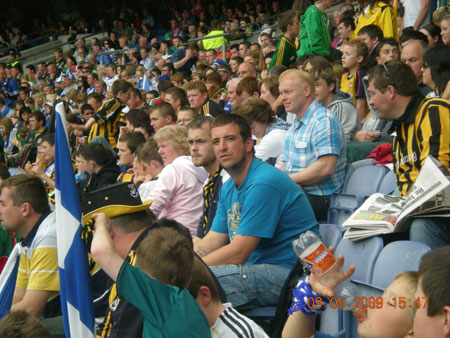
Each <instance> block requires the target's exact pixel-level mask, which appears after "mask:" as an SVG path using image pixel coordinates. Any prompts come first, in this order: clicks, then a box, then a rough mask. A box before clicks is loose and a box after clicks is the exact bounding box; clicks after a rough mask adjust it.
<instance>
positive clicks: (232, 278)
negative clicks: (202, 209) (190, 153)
mask: <svg viewBox="0 0 450 338" xmlns="http://www.w3.org/2000/svg"><path fill="white" fill-rule="evenodd" d="M211 138H212V143H213V148H214V152H215V155H216V157H217V158H218V160H219V163H220V165H221V166H222V167H223V168H224V169H225V170H226V171H227V172H228V174H229V175H230V176H231V178H232V179H231V180H228V181H227V182H226V183H225V184H224V186H223V187H222V191H221V192H220V197H219V203H218V206H217V212H216V216H215V218H214V222H213V224H212V228H211V230H210V231H209V232H208V234H207V235H206V236H205V237H204V238H203V239H201V240H200V241H198V242H196V243H195V251H196V252H197V253H198V254H199V255H200V256H202V257H203V259H204V261H205V262H206V263H207V264H208V265H210V266H211V269H212V270H213V272H214V274H215V275H216V276H217V278H218V279H219V282H220V284H221V285H222V287H223V289H224V290H225V293H226V296H227V300H228V301H229V302H231V303H232V304H233V306H234V307H237V308H238V309H241V310H245V309H249V308H252V307H259V306H271V305H275V304H276V303H277V301H278V297H279V293H280V291H281V288H282V286H283V283H284V281H285V280H286V278H287V276H288V274H289V271H290V268H291V267H292V266H293V265H294V264H295V262H296V261H297V257H296V256H295V253H294V251H293V250H292V241H293V240H294V239H296V238H297V237H298V236H299V235H300V233H302V232H305V231H306V230H310V229H312V230H314V231H316V232H317V231H318V227H317V221H316V219H315V217H314V214H313V211H312V208H311V206H310V204H309V202H308V199H307V198H306V196H305V195H304V193H303V192H302V190H301V189H300V188H299V187H298V186H297V184H295V183H294V182H293V181H292V180H291V179H290V178H289V177H288V176H287V175H286V174H284V173H283V172H281V171H280V170H278V169H276V168H274V167H272V166H270V165H269V164H267V163H265V162H262V161H261V160H259V159H257V158H255V157H254V150H253V141H252V136H251V131H250V126H249V125H248V123H247V122H246V121H245V120H244V119H243V118H242V117H240V116H238V115H234V114H222V115H219V116H217V117H216V118H215V120H214V121H213V122H212V125H211Z"/></svg>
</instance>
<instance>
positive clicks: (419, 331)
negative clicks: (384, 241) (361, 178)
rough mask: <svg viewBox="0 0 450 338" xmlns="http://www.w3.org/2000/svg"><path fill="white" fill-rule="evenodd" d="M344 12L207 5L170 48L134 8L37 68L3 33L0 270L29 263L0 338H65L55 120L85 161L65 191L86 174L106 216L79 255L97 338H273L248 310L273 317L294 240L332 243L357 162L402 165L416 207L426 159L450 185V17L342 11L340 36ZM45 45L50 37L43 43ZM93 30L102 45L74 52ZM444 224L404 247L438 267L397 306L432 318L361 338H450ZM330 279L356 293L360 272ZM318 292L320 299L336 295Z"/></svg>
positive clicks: (373, 2) (365, 327) (389, 4)
mask: <svg viewBox="0 0 450 338" xmlns="http://www.w3.org/2000/svg"><path fill="white" fill-rule="evenodd" d="M332 3H333V1H332V0H316V1H315V2H313V1H310V0H296V1H295V2H294V3H293V4H292V8H289V9H287V8H282V6H281V4H280V2H278V1H273V2H271V3H270V4H269V3H266V4H262V3H256V4H253V3H250V2H246V3H243V4H242V5H241V6H236V7H235V8H233V7H232V6H228V5H225V4H224V5H221V6H219V5H218V4H214V3H209V4H208V5H205V4H204V3H203V2H202V1H200V0H199V1H194V0H193V1H192V3H191V6H190V7H186V8H183V9H179V10H173V11H172V13H171V15H172V16H171V17H170V19H169V20H168V24H169V25H170V27H168V28H166V29H165V30H163V34H159V35H158V36H157V35H155V34H154V32H155V27H156V26H157V25H158V23H159V21H160V20H159V19H158V18H156V17H155V15H153V14H152V12H151V11H150V10H148V9H143V10H142V11H135V10H132V9H130V8H124V9H122V11H121V12H120V15H118V16H117V18H108V19H107V18H102V19H100V20H99V21H98V22H96V23H95V28H93V27H94V25H91V24H88V22H87V20H85V19H83V18H78V19H77V21H76V24H75V23H74V25H72V26H70V27H67V24H64V23H61V24H58V26H59V27H54V29H53V30H52V32H53V33H52V34H56V35H67V34H69V35H71V36H72V41H73V48H71V50H70V51H69V52H63V50H62V49H61V48H56V49H55V50H54V56H55V57H54V59H53V60H51V61H49V62H40V63H38V64H32V63H27V64H26V65H25V67H23V65H22V63H21V60H22V59H21V58H20V51H19V49H20V48H19V47H20V46H22V47H23V45H20V44H21V43H23V42H25V41H26V39H27V37H26V34H24V33H22V30H21V28H19V26H17V27H14V26H13V27H8V28H4V29H3V31H2V32H1V34H0V47H1V48H9V49H8V53H7V54H8V62H6V63H2V64H0V113H1V119H0V130H1V134H0V135H1V139H0V144H1V145H2V147H1V154H0V155H1V159H0V164H1V165H0V178H1V180H2V185H1V195H0V221H1V224H2V229H0V240H1V246H0V250H1V255H2V256H3V260H2V261H0V269H2V268H3V265H4V264H5V262H6V259H7V257H8V255H9V254H10V252H11V250H12V248H13V247H14V245H20V248H21V250H22V251H20V254H21V258H20V266H19V273H18V277H17V283H16V291H15V294H14V298H13V303H12V307H11V313H10V314H8V315H7V317H5V318H4V319H3V323H4V325H2V324H1V323H2V322H0V337H3V336H5V337H6V336H8V337H13V336H12V334H11V332H13V331H7V330H8V329H10V328H11V327H14V325H15V324H14V323H17V322H18V321H19V322H21V323H26V324H23V327H28V326H29V327H30V328H33V327H34V328H35V329H36V330H37V331H36V332H38V331H39V330H41V329H42V328H40V323H39V322H36V321H34V320H33V318H32V317H31V318H30V315H29V314H31V315H32V316H34V317H37V318H41V319H42V322H43V323H44V325H45V326H46V327H47V328H48V329H49V330H50V331H51V332H52V334H53V335H54V336H55V337H59V336H64V333H63V332H61V328H62V321H61V320H59V319H60V316H61V309H60V304H59V297H58V293H59V283H58V263H57V255H56V232H55V217H54V212H53V210H54V209H55V164H54V158H55V135H54V133H55V104H56V103H58V102H63V105H64V109H65V113H66V120H67V133H68V137H69V143H70V150H71V154H72V161H73V172H67V173H64V175H74V176H75V179H76V182H77V188H78V193H79V198H80V202H81V205H82V212H83V214H84V215H87V214H89V215H90V216H92V218H91V220H90V222H89V220H88V222H87V223H88V225H86V233H85V235H86V236H84V238H86V242H87V246H88V248H89V251H90V255H91V258H92V259H93V260H91V263H92V265H91V268H92V270H91V274H92V288H93V293H94V298H95V302H94V308H95V315H96V317H97V318H102V320H101V324H99V326H98V330H97V334H98V336H101V337H141V336H144V337H150V336H166V337H181V336H191V337H208V336H209V335H211V336H213V337H241V336H254V337H266V336H267V334H266V333H265V332H264V330H262V329H261V328H260V327H259V326H258V325H257V324H256V323H255V322H253V321H252V320H251V319H249V318H247V317H245V316H243V315H242V314H240V313H239V312H238V311H240V312H244V311H247V310H249V309H254V308H258V307H264V306H276V305H277V304H278V302H279V297H280V293H281V291H282V289H283V286H284V284H285V281H286V280H287V278H288V276H289V274H290V272H291V269H292V268H293V267H294V265H295V264H296V262H297V261H298V257H297V256H296V255H295V253H294V251H293V250H292V241H293V240H295V239H296V238H298V237H299V235H300V234H301V233H304V232H305V231H307V230H311V231H313V232H315V233H317V234H319V230H318V229H319V227H318V224H319V222H326V221H327V220H328V209H329V206H330V199H331V196H332V195H333V194H334V193H336V192H340V191H341V189H342V187H343V184H344V180H345V175H346V168H347V164H348V163H351V162H354V161H356V160H360V159H364V158H366V157H367V156H368V155H369V153H371V152H372V151H373V150H374V149H376V148H377V147H388V149H390V153H391V156H388V159H387V160H386V158H384V159H383V160H384V164H390V163H392V168H393V170H394V172H395V174H396V175H397V186H398V189H397V191H396V193H397V194H399V195H402V196H405V195H407V194H408V191H409V190H410V188H411V186H412V185H413V183H414V182H415V180H416V178H417V175H418V172H419V171H420V169H421V167H422V165H423V164H424V161H425V159H426V158H427V156H428V155H432V156H434V157H435V158H436V159H438V160H439V161H440V162H441V163H442V164H443V165H444V166H445V167H447V168H449V167H450V101H449V99H450V8H449V3H448V1H443V0H439V1H432V0H405V1H387V0H386V1H385V0H362V1H360V2H359V3H351V2H348V1H347V2H344V3H342V4H341V5H340V7H339V9H338V10H336V11H335V12H334V13H332V14H333V15H332V17H331V18H329V17H328V14H327V13H326V10H328V9H329V8H330V6H331V5H332ZM30 29H31V31H30V32H29V33H28V34H29V36H30V37H38V36H40V35H43V34H44V30H45V29H47V30H48V26H45V25H44V24H42V25H41V26H39V24H38V23H35V26H33V27H31V28H30ZM277 29H279V31H281V33H282V35H281V36H279V37H277V36H276V35H277ZM92 31H97V32H107V33H105V35H106V36H107V38H106V39H102V40H100V39H98V38H96V37H92V38H89V39H84V38H82V37H79V36H77V35H78V34H82V33H86V32H92ZM224 34H225V35H224ZM208 36H211V38H208ZM253 36H255V37H257V39H254V40H255V42H253V43H251V42H249V40H250V39H251V38H252V37H253ZM197 38H200V40H198V39H197ZM192 39H194V40H192ZM223 45H225V46H226V51H225V53H224V50H223V48H222V47H223ZM14 47H17V48H14ZM378 160H380V159H378ZM105 201H107V202H105ZM105 203H106V204H105ZM118 206H119V207H118ZM103 212H104V213H105V214H103ZM448 223H449V222H448V218H442V217H441V218H433V217H424V218H417V219H414V220H412V221H411V222H410V225H409V229H408V231H409V233H406V234H405V236H407V237H408V238H409V239H410V240H411V241H417V242H422V243H425V244H427V245H428V246H429V247H430V248H432V249H433V250H432V251H431V252H430V253H429V254H427V256H425V257H424V258H423V261H422V264H421V267H420V270H419V272H418V273H415V274H412V273H411V274H408V273H405V274H402V275H399V276H398V277H397V278H396V279H395V280H394V281H393V283H392V285H391V286H390V287H389V288H388V290H389V291H388V290H387V291H386V292H388V293H389V292H390V293H389V294H394V295H397V296H409V297H410V298H411V299H412V298H414V295H416V296H417V295H420V296H421V297H422V296H423V297H429V302H428V312H426V310H422V309H418V310H417V312H416V313H415V314H414V311H410V312H408V313H406V312H404V313H403V317H401V316H392V318H391V321H389V322H386V323H384V322H383V321H382V317H377V315H376V314H374V313H370V312H369V313H368V315H367V318H366V319H365V321H363V322H362V323H361V324H360V329H359V332H360V335H361V336H363V337H388V336H393V337H394V336H395V337H397V336H398V337H400V336H402V337H404V336H407V335H410V334H411V332H412V331H414V335H415V336H418V337H444V336H448V335H449V334H450V300H449V298H448V295H449V294H450V289H449V283H448V280H449V274H450V271H448V267H449V266H450V264H449V263H450V262H449V257H450V255H449V248H450V228H449V226H448ZM93 228H95V231H94V234H92V229H93ZM16 242H17V244H16ZM430 257H431V258H430ZM94 261H95V262H97V264H94ZM338 263H339V264H338V265H337V267H338V268H339V267H340V266H342V257H340V258H338ZM0 271H1V270H0ZM439 271H440V272H441V273H440V274H439V273H438V272H439ZM333 273H334V274H335V276H336V277H335V279H334V280H335V281H342V280H344V279H346V278H348V277H349V276H350V275H351V274H352V269H351V268H350V269H348V270H346V271H343V272H340V271H339V269H336V270H335V271H333ZM303 282H304V283H306V284H307V285H308V287H309V289H310V291H311V292H316V293H317V294H318V295H320V296H322V297H327V296H330V295H332V293H331V291H330V290H332V289H333V287H334V286H335V285H334V284H330V285H325V286H323V285H322V286H321V285H320V284H317V281H316V280H315V279H314V277H313V276H311V279H306V280H304V281H303ZM393 290H394V291H393ZM416 290H417V291H416ZM226 302H228V303H226ZM384 310H385V309H383V311H384ZM21 311H25V312H26V313H22V312H21ZM304 313H305V312H304V311H303V310H302V311H297V312H295V313H294V314H293V315H291V316H290V317H289V319H288V321H287V322H286V326H285V328H284V331H283V337H300V336H301V337H303V336H304V337H306V336H308V337H310V336H311V335H313V334H314V329H313V328H314V321H312V322H311V318H314V317H311V316H310V317H308V316H305V315H303V314H304ZM385 316H391V314H389V313H388V312H387V310H386V314H385ZM406 317H407V318H406ZM24 318H26V320H27V321H25V319H24ZM55 318H56V319H55ZM58 318H59V319H58ZM370 321H373V323H371V324H370V325H369V324H367V323H370ZM403 323H407V324H403ZM282 324H284V323H282ZM311 326H312V327H311ZM380 327H383V330H378V329H380ZM399 328H400V329H399ZM43 330H44V331H45V329H43ZM2 332H3V335H2ZM8 332H9V333H8ZM39 332H40V331H39ZM43 336H44V334H43V333H41V335H40V337H43ZM30 337H31V335H30ZM316 337H322V336H321V335H320V334H319V333H316Z"/></svg>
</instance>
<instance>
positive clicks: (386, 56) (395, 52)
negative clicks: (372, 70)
mask: <svg viewBox="0 0 450 338" xmlns="http://www.w3.org/2000/svg"><path fill="white" fill-rule="evenodd" d="M376 59H377V62H378V63H385V62H388V61H392V60H396V61H397V60H400V50H399V48H398V42H397V40H395V39H394V38H385V39H383V40H381V41H380V43H379V44H378V47H377V57H376Z"/></svg>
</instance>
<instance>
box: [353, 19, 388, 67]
mask: <svg viewBox="0 0 450 338" xmlns="http://www.w3.org/2000/svg"><path fill="white" fill-rule="evenodd" d="M356 34H357V35H358V40H360V41H362V42H364V43H365V44H366V46H367V48H368V49H369V56H370V57H371V58H372V59H375V57H376V53H377V46H378V43H379V42H380V41H381V40H382V39H383V38H384V35H383V31H382V30H381V28H380V27H378V26H377V25H372V24H370V25H367V26H364V27H362V28H361V29H360V30H359V31H358V32H356Z"/></svg>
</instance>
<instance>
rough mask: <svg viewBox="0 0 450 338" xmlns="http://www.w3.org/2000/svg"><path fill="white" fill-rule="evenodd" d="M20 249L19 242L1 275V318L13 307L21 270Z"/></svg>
mask: <svg viewBox="0 0 450 338" xmlns="http://www.w3.org/2000/svg"><path fill="white" fill-rule="evenodd" d="M20 249H21V245H20V243H17V244H16V246H15V247H14V249H13V251H12V252H11V254H10V255H9V257H8V261H7V262H6V265H5V267H4V268H3V271H2V274H1V275H0V318H3V317H4V316H5V315H6V314H7V313H8V312H9V310H10V309H11V304H12V300H13V296H14V290H15V289H16V279H17V272H18V271H19V261H20Z"/></svg>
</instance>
